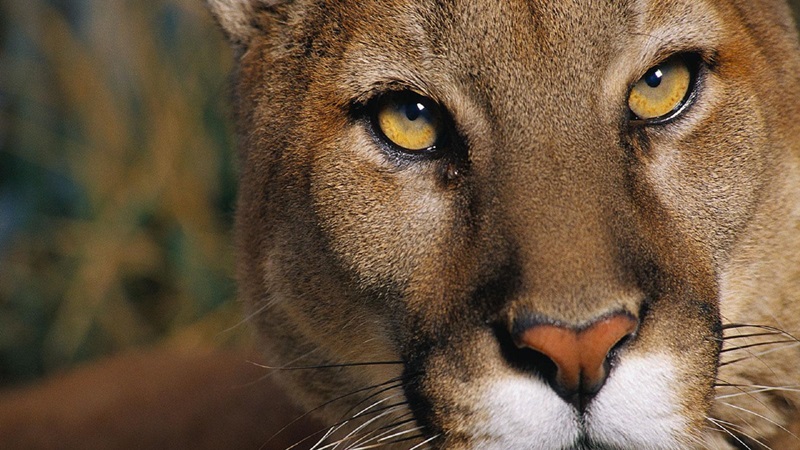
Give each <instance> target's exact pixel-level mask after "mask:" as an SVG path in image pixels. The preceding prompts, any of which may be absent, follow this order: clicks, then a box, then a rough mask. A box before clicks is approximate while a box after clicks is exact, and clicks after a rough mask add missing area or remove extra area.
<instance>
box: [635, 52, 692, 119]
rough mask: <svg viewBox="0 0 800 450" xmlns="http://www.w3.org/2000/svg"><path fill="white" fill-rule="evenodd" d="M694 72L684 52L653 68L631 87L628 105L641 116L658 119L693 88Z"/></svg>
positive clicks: (683, 99) (681, 102)
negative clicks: (682, 54)
mask: <svg viewBox="0 0 800 450" xmlns="http://www.w3.org/2000/svg"><path fill="white" fill-rule="evenodd" d="M691 81H692V74H691V72H690V69H689V65H688V64H687V62H686V60H685V59H684V58H683V57H682V56H673V57H672V58H669V59H667V60H666V61H664V62H663V63H661V64H659V65H657V66H655V67H653V68H651V69H650V70H648V71H647V73H645V74H644V76H643V77H642V78H640V79H639V81H638V82H636V84H635V85H634V86H633V88H632V89H631V93H630V95H629V97H628V107H629V108H630V110H631V112H633V114H635V115H636V118H638V119H641V120H650V119H659V118H662V117H665V116H668V115H669V114H670V113H672V112H674V111H676V110H678V109H679V108H680V106H681V105H683V103H684V102H685V100H686V98H687V97H688V94H689V92H690V87H691Z"/></svg>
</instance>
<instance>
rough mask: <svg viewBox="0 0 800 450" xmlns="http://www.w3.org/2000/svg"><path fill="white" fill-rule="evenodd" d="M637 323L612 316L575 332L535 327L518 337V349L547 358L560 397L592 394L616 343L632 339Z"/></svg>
mask: <svg viewBox="0 0 800 450" xmlns="http://www.w3.org/2000/svg"><path fill="white" fill-rule="evenodd" d="M638 326H639V321H638V320H637V319H635V318H634V317H632V316H630V315H628V314H622V313H620V314H615V315H613V316H610V317H604V318H602V319H599V320H597V321H596V322H594V323H592V324H591V325H589V326H588V327H586V328H583V329H581V330H580V331H576V330H574V329H571V328H566V327H561V326H557V325H534V326H532V327H530V328H528V329H526V330H524V331H523V332H522V333H520V334H519V335H518V338H517V345H518V346H520V347H528V348H530V349H533V350H536V351H537V352H539V353H542V354H543V355H545V356H547V357H548V358H550V360H552V361H553V363H555V365H556V367H557V369H558V370H557V373H556V378H555V382H556V385H557V386H558V387H559V388H560V390H561V394H562V395H569V396H572V395H574V394H576V393H580V394H595V393H597V391H599V390H600V388H601V387H602V386H603V383H604V382H605V380H606V378H607V377H608V370H607V368H606V364H605V362H606V359H607V358H608V353H609V352H610V351H611V349H612V348H614V346H615V345H617V343H619V342H620V341H622V340H623V339H625V338H626V337H628V336H630V335H632V334H633V333H634V332H635V331H636V329H637V328H638Z"/></svg>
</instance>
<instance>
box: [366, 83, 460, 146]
mask: <svg viewBox="0 0 800 450" xmlns="http://www.w3.org/2000/svg"><path fill="white" fill-rule="evenodd" d="M412 101H414V102H419V103H422V104H423V105H425V107H426V108H429V109H430V110H431V111H432V112H433V113H434V114H436V115H437V116H438V119H439V130H438V136H437V138H436V142H434V144H433V145H431V146H429V147H427V148H424V149H420V150H414V149H409V148H405V147H402V146H400V145H398V144H396V143H395V142H394V141H392V140H391V139H389V137H388V136H386V134H385V133H384V132H383V130H381V127H380V125H379V124H378V112H379V111H380V109H381V107H382V106H384V105H386V104H387V103H389V102H412ZM365 115H366V118H367V122H368V123H369V131H370V134H371V135H372V137H373V139H375V140H376V141H377V142H378V143H379V144H380V145H381V146H382V147H383V148H384V149H386V150H388V151H389V152H391V153H392V154H393V155H394V156H400V157H402V158H405V159H412V160H418V159H436V158H438V157H440V156H442V155H443V154H444V149H445V147H446V145H447V143H448V136H449V134H450V132H449V130H450V129H451V125H450V124H451V122H452V121H451V119H450V116H449V114H448V113H447V109H446V108H444V107H443V106H441V105H440V104H439V103H438V102H436V101H435V100H434V99H432V98H430V97H427V96H425V95H422V94H419V93H417V92H415V91H412V90H409V89H403V90H393V91H388V92H384V93H382V94H379V95H377V96H375V97H374V98H373V99H372V100H370V101H369V102H368V103H367V105H366V108H365Z"/></svg>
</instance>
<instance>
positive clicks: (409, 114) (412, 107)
mask: <svg viewBox="0 0 800 450" xmlns="http://www.w3.org/2000/svg"><path fill="white" fill-rule="evenodd" d="M405 110H406V118H407V119H408V120H410V121H412V122H413V121H415V120H417V119H419V116H420V115H421V114H422V111H424V110H425V106H424V105H423V104H422V103H416V104H414V103H408V104H406V107H405Z"/></svg>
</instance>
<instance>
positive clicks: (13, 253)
mask: <svg viewBox="0 0 800 450" xmlns="http://www.w3.org/2000/svg"><path fill="white" fill-rule="evenodd" d="M792 3H793V7H794V8H795V10H796V11H800V0H792ZM231 58H232V56H231V54H230V52H229V49H228V47H227V45H226V44H225V43H224V42H223V40H222V37H221V34H220V33H219V32H218V30H217V29H216V27H215V25H214V23H213V21H212V20H211V18H210V16H209V14H208V13H207V12H206V11H205V9H204V4H203V1H202V0H144V1H143V0H135V1H134V0H0V387H4V386H8V385H10V384H15V383H23V382H28V381H32V380H35V379H37V378H39V377H42V376H44V375H46V374H48V373H52V372H54V371H58V370H63V369H65V368H68V367H70V366H72V365H75V364H77V363H80V362H82V361H86V360H90V359H94V358H98V357H100V356H104V355H109V354H112V353H116V352H120V351H122V350H124V349H127V348H130V347H137V346H148V345H153V344H155V343H160V344H164V343H166V344H165V345H176V346H183V347H186V346H202V345H209V344H210V345H214V346H243V345H247V343H248V342H249V333H248V331H247V329H246V327H243V326H238V324H239V322H240V317H241V313H240V311H239V310H238V305H237V304H236V302H235V301H234V296H235V286H234V283H233V280H232V267H233V258H232V245H231V239H230V228H231V222H232V214H233V207H234V198H235V183H234V179H235V170H234V164H233V162H232V147H233V138H232V132H231V127H230V120H229V109H228V106H227V100H228V82H227V76H228V72H229V70H230V68H231Z"/></svg>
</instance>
